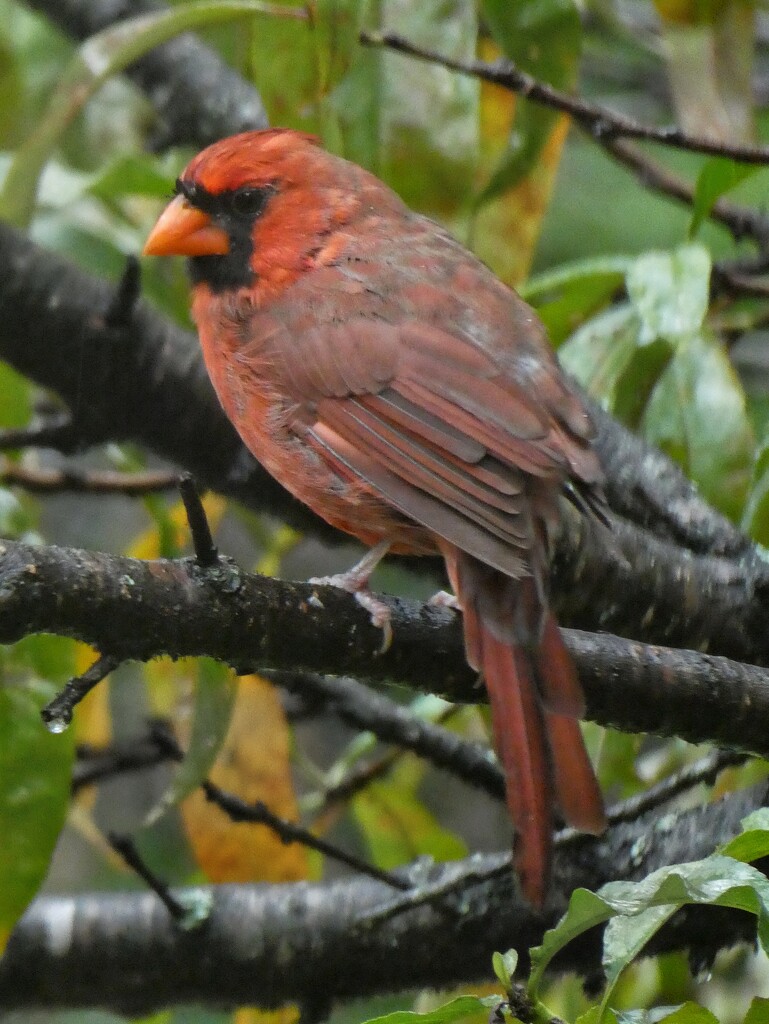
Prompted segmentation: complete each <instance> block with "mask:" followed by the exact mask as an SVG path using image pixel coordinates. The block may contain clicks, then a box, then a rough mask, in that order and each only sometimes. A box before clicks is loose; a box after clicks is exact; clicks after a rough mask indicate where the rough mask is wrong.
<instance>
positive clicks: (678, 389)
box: [643, 330, 754, 518]
mask: <svg viewBox="0 0 769 1024" xmlns="http://www.w3.org/2000/svg"><path fill="white" fill-rule="evenodd" d="M643 432H644V435H645V437H646V438H647V440H649V441H651V443H652V444H656V445H657V446H658V447H660V448H662V449H663V451H665V452H667V454H668V455H670V456H671V457H672V458H674V459H676V461H678V462H679V463H680V464H681V466H682V467H683V468H684V471H685V472H686V473H687V475H688V476H689V477H690V478H691V479H692V480H693V481H694V483H695V484H697V486H698V487H699V488H700V490H701V491H702V492H703V494H704V496H705V498H706V499H707V500H708V501H710V502H712V503H713V504H714V505H715V506H716V507H717V508H719V509H720V510H721V511H722V512H724V513H725V514H726V515H729V516H731V517H733V518H738V517H739V516H740V514H741V512H742V509H743V504H744V501H745V497H746V494H747V489H748V482H749V479H750V472H751V464H752V461H753V449H754V438H753V431H752V428H751V425H750V421H749V418H748V413H747V408H746V401H745V393H744V391H743V388H742V384H741V382H740V380H739V378H738V377H737V374H736V373H735V372H734V368H733V367H732V364H731V362H730V361H729V358H728V356H727V355H726V353H725V351H724V348H723V346H722V345H721V344H720V342H719V341H718V339H717V338H715V337H714V336H713V335H712V334H711V333H710V332H707V331H704V330H703V331H702V332H701V333H699V334H694V335H691V336H689V337H687V338H685V339H682V340H680V341H679V344H678V345H677V346H676V350H675V353H674V355H673V358H672V360H671V361H670V363H669V365H668V366H667V368H666V369H665V371H664V372H663V374H662V376H661V377H660V379H659V381H658V383H657V385H656V387H655V389H654V391H653V393H652V395H651V398H650V400H649V403H648V405H647V407H646V411H645V413H644V417H643Z"/></svg>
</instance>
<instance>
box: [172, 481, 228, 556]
mask: <svg viewBox="0 0 769 1024" xmlns="http://www.w3.org/2000/svg"><path fill="white" fill-rule="evenodd" d="M179 493H180V494H181V497H182V501H183V502H184V511H185V512H186V513H187V522H188V523H189V527H190V534H191V535H192V546H193V548H194V549H195V558H196V559H197V561H198V565H199V566H200V567H201V568H203V569H210V568H211V567H212V566H214V565H216V564H217V562H218V561H219V551H218V550H217V547H216V545H215V544H214V538H213V537H212V536H211V527H210V525H209V523H208V516H207V515H206V510H205V509H204V508H203V502H202V501H201V500H200V494H199V492H198V489H197V486H196V484H195V481H194V480H193V478H192V476H191V475H190V474H189V473H184V474H183V476H182V477H181V479H180V480H179Z"/></svg>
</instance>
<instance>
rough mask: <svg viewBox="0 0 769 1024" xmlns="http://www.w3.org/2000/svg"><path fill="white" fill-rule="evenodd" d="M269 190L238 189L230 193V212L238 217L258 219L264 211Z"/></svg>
mask: <svg viewBox="0 0 769 1024" xmlns="http://www.w3.org/2000/svg"><path fill="white" fill-rule="evenodd" d="M269 195H270V189H267V188H239V189H238V190H237V192H233V193H232V200H231V202H232V210H233V213H236V214H237V215H238V216H239V217H258V216H259V214H260V213H261V212H262V210H263V209H264V207H265V205H266V203H267V199H268V198H269Z"/></svg>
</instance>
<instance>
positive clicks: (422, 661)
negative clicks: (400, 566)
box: [0, 541, 769, 755]
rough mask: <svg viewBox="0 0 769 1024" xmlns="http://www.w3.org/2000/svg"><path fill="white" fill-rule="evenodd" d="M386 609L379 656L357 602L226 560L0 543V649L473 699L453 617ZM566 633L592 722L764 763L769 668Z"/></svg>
mask: <svg viewBox="0 0 769 1024" xmlns="http://www.w3.org/2000/svg"><path fill="white" fill-rule="evenodd" d="M691 561H692V564H693V565H695V564H697V562H716V560H714V559H710V560H705V559H699V560H697V559H695V558H694V557H692V559H691ZM717 564H718V563H717ZM729 564H730V563H727V565H729ZM657 571H662V568H661V567H659V566H658V567H657ZM693 579H694V583H696V584H697V586H705V583H704V582H703V581H699V582H697V580H696V579H695V578H694V577H693ZM744 588H745V584H744V581H743V582H742V586H741V587H739V588H735V589H737V590H738V594H739V592H742V591H743V590H744ZM705 589H706V594H707V596H708V599H709V601H710V605H708V604H707V603H706V604H705V606H704V607H710V609H711V612H712V615H713V616H714V617H715V619H717V620H719V621H717V622H713V623H712V630H711V632H712V634H713V635H717V634H718V630H719V629H720V630H722V631H724V630H725V635H724V636H723V641H724V643H727V642H733V641H735V640H739V639H740V635H739V634H736V635H733V634H732V632H731V631H732V630H736V629H737V628H738V626H740V625H742V626H745V625H747V624H748V623H746V622H741V613H742V614H744V609H740V608H739V607H737V608H733V607H731V606H730V604H729V600H730V598H731V597H732V595H731V590H730V588H729V580H728V579H727V580H726V581H725V586H724V589H723V592H722V593H720V594H719V593H718V592H717V591H716V589H715V586H714V585H712V586H710V587H709V588H708V587H706V588H705ZM693 592H697V591H696V590H693ZM736 596H738V595H736ZM736 596H735V598H734V599H735V601H736ZM387 600H388V603H389V604H390V607H391V610H392V627H393V632H394V642H393V643H392V645H391V647H390V648H389V650H388V651H387V652H385V653H384V654H380V648H381V643H382V636H381V631H380V630H379V629H377V628H376V627H374V626H372V624H371V622H370V621H369V617H368V614H367V613H366V612H365V611H364V610H363V609H362V608H361V607H360V606H359V605H358V603H357V602H356V601H355V600H354V598H353V597H351V596H350V595H349V594H346V593H345V592H343V591H340V590H336V589H334V588H331V587H316V586H313V585H309V584H306V583H286V582H283V581H280V580H273V579H269V578H267V577H262V576H255V575H252V574H250V573H246V572H243V571H241V570H239V569H238V568H237V567H235V566H233V565H231V564H229V563H226V562H222V563H221V564H220V565H218V566H216V567H214V568H213V569H211V570H201V569H200V567H199V566H197V564H196V563H195V562H194V560H191V559H185V560H180V561H176V562H171V561H164V560H158V561H148V562H144V561H139V560H137V559H132V558H124V557H120V556H116V555H107V554H100V553H94V552H87V551H76V550H72V549H67V548H55V547H32V546H29V545H25V544H17V543H12V542H8V541H6V542H3V544H2V545H0V642H5V643H10V642H14V641H16V640H18V639H20V638H21V637H23V636H26V635H27V634H29V633H36V632H48V633H59V634H61V635H64V636H71V637H75V638H77V639H79V640H82V641H85V642H86V643H90V644H92V645H93V646H94V647H96V648H97V649H99V650H100V651H101V652H102V653H103V654H105V655H108V656H110V657H111V658H123V659H131V658H136V659H141V660H147V659H149V658H153V657H156V656H158V655H161V654H169V655H171V656H172V657H183V656H188V655H201V654H207V655H210V656H212V657H215V658H218V659H220V660H222V661H225V662H228V663H230V664H233V665H235V666H236V667H239V668H242V669H246V668H250V667H256V668H260V669H265V668H273V669H287V670H291V669H298V670H308V671H313V672H319V673H332V674H335V675H344V674H351V675H355V676H358V677H361V678H364V679H368V680H372V681H375V682H377V681H394V682H400V683H405V684H406V685H408V686H412V687H416V688H421V689H425V690H432V691H434V692H440V693H443V694H445V695H447V696H449V697H451V698H453V699H455V700H467V701H472V702H474V703H475V702H476V701H477V700H478V698H479V691H478V689H477V686H476V680H475V677H474V675H473V674H472V673H471V671H470V669H469V668H468V667H467V665H466V662H465V657H464V651H463V644H462V636H461V628H460V623H459V620H458V617H457V616H456V615H455V614H454V613H453V612H450V611H447V610H445V609H440V608H433V607H430V606H426V605H420V604H418V603H416V602H414V601H404V600H400V599H395V598H388V599H387ZM727 620H728V621H727ZM702 625H703V628H705V627H708V626H709V621H708V622H703V624H702ZM763 625H764V619H763V617H760V618H759V620H758V622H757V623H756V626H757V631H758V635H756V636H753V637H752V640H751V648H752V649H753V650H754V651H756V652H757V653H758V649H759V646H760V648H761V651H763V654H764V656H765V658H766V660H769V652H768V651H767V647H768V646H769V635H768V634H767V633H766V630H765V629H764V628H763ZM566 636H567V642H568V646H569V648H570V650H571V652H572V654H573V656H574V659H575V661H576V664H577V668H578V671H579V673H580V677H581V679H582V681H583V684H584V688H585V693H586V696H587V714H588V717H590V718H593V719H595V720H596V721H598V722H602V723H604V724H611V725H615V726H617V727H619V728H621V729H625V730H626V731H630V732H641V731H644V732H646V731H648V732H655V733H659V734H661V735H678V736H683V737H685V738H686V739H690V740H692V741H695V742H700V741H708V740H710V741H713V742H715V743H717V744H720V745H724V746H733V747H735V748H737V749H741V750H748V751H752V752H755V753H761V754H763V755H769V740H768V739H767V730H766V722H767V721H769V675H768V674H767V672H766V671H765V670H763V669H759V668H756V667H754V666H751V665H741V664H738V663H737V662H734V661H729V660H727V659H725V658H715V657H709V656H707V655H702V654H698V653H695V652H693V651H673V650H669V649H663V648H656V647H649V646H646V645H644V644H640V643H635V642H633V641H630V640H624V639H622V638H620V637H613V636H610V635H608V634H589V633H580V632H576V631H567V633H566ZM742 639H743V640H744V639H746V637H745V636H744V634H743V635H742ZM693 708H696V714H693V713H692V709H693Z"/></svg>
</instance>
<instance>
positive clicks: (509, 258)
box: [472, 40, 570, 286]
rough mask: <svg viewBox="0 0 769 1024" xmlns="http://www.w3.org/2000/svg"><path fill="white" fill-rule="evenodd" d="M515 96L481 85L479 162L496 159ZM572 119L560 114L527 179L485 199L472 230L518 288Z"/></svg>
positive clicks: (484, 47)
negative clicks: (495, 195) (480, 156)
mask: <svg viewBox="0 0 769 1024" xmlns="http://www.w3.org/2000/svg"><path fill="white" fill-rule="evenodd" d="M479 49H480V56H481V57H482V58H483V59H484V60H495V59H496V58H497V57H499V50H498V49H497V48H496V46H495V44H494V43H493V42H491V41H490V40H484V41H483V42H482V43H481V46H480V47H479ZM515 110H516V97H515V96H514V95H513V94H512V93H511V92H510V91H509V90H508V89H503V88H502V87H501V86H499V85H494V84H492V83H488V82H484V83H482V85H481V105H480V128H481V152H482V157H483V159H482V161H481V166H483V167H484V168H488V167H490V166H494V165H496V164H497V163H498V161H499V160H500V158H501V157H502V154H503V153H504V150H505V148H506V146H507V145H508V140H509V138H510V133H511V130H512V126H513V124H514V119H515ZM569 123H570V122H569V118H568V117H567V116H566V115H561V116H559V117H558V118H557V119H556V120H555V124H554V127H553V129H552V131H551V132H550V135H549V137H548V139H547V141H546V143H545V144H544V146H543V147H542V150H541V152H540V153H539V156H538V157H537V159H536V161H535V162H534V165H533V166H532V168H531V169H530V171H529V172H528V173H527V174H526V175H525V177H524V178H523V179H522V180H521V181H520V182H519V183H518V184H517V185H515V186H513V187H512V188H509V189H507V190H506V191H505V192H504V193H503V194H502V195H500V196H498V197H496V198H494V199H491V200H490V201H489V202H486V203H484V204H483V205H482V206H481V207H480V209H479V210H478V211H477V213H476V215H475V217H474V221H473V228H472V247H473V250H474V251H475V253H476V254H477V255H478V256H479V257H480V258H481V259H482V260H483V261H484V263H487V264H488V265H489V266H490V267H491V268H492V270H493V271H494V273H495V274H496V275H497V276H498V277H500V278H501V279H502V280H503V281H505V282H506V283H507V284H510V285H513V286H515V285H516V284H519V283H520V282H521V281H523V280H525V278H526V277H527V276H528V273H529V268H530V267H531V261H532V259H533V256H534V250H535V248H536V244H537V240H538V238H539V233H540V230H541V227H542V219H543V217H544V215H545V212H546V210H547V207H548V204H549V202H550V196H551V194H552V191H553V185H554V183H555V175H556V171H557V170H558V164H559V163H560V160H561V152H562V150H563V145H564V143H565V141H566V135H567V134H568V130H569Z"/></svg>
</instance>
